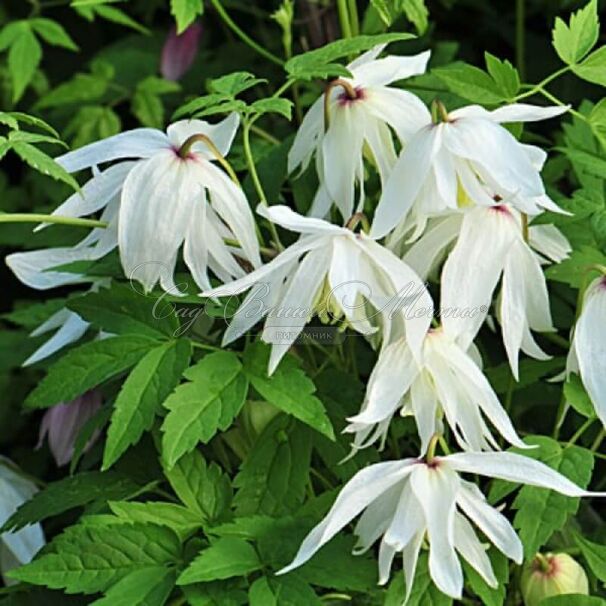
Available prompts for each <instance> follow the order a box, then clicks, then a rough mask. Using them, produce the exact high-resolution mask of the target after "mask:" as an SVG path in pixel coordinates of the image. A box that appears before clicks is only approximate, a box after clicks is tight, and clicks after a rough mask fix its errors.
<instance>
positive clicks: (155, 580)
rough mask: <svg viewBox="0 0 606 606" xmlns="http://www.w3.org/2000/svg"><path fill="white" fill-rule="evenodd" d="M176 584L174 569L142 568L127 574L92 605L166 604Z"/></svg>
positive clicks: (159, 567)
mask: <svg viewBox="0 0 606 606" xmlns="http://www.w3.org/2000/svg"><path fill="white" fill-rule="evenodd" d="M174 585H175V573H174V572H173V571H171V570H168V569H167V568H164V567H163V566H152V567H149V568H142V569H141V570H135V571H134V572H131V573H130V574H127V575H126V576H125V577H124V578H123V579H121V580H120V581H118V582H117V583H116V584H115V585H113V586H112V587H111V588H110V589H109V590H108V591H107V592H106V593H105V597H103V598H100V599H98V600H95V601H94V602H93V603H92V604H91V606H164V604H165V603H166V600H167V599H168V596H169V595H170V594H171V591H172V590H173V587H174Z"/></svg>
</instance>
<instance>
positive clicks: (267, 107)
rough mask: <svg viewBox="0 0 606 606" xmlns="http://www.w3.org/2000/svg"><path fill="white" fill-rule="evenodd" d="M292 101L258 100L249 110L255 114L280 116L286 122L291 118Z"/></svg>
mask: <svg viewBox="0 0 606 606" xmlns="http://www.w3.org/2000/svg"><path fill="white" fill-rule="evenodd" d="M292 107H293V103H292V101H290V100H288V99H272V98H269V99H259V100H258V101H255V102H254V103H253V104H252V105H251V108H252V110H253V111H255V112H256V113H257V114H260V115H262V114H269V113H271V114H280V115H282V116H284V117H285V118H286V119H287V120H290V119H291V118H292Z"/></svg>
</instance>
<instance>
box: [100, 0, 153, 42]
mask: <svg viewBox="0 0 606 606" xmlns="http://www.w3.org/2000/svg"><path fill="white" fill-rule="evenodd" d="M93 11H94V13H95V14H96V15H99V17H101V18H102V19H105V20H106V21H109V22H110V23H116V24H118V25H124V26H125V27H130V28H131V29H134V30H135V31H137V32H139V33H140V34H145V35H149V30H148V29H147V28H146V27H145V26H143V25H141V24H140V23H137V22H136V21H135V20H134V19H133V18H132V17H129V15H127V14H126V13H125V12H124V11H123V10H120V9H119V8H116V7H115V6H107V5H106V4H103V5H99V6H95V7H94V8H93Z"/></svg>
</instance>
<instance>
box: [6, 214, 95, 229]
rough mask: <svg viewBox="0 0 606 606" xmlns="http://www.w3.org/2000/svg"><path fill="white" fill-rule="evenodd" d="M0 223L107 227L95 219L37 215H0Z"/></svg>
mask: <svg viewBox="0 0 606 606" xmlns="http://www.w3.org/2000/svg"><path fill="white" fill-rule="evenodd" d="M0 223H53V224H57V225H72V226H74V227H101V228H106V227H107V223H106V222H105V221H97V220H96V219H81V218H79V217H61V216H59V215H41V214H37V213H0Z"/></svg>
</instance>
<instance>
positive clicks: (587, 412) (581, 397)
mask: <svg viewBox="0 0 606 606" xmlns="http://www.w3.org/2000/svg"><path fill="white" fill-rule="evenodd" d="M564 396H565V397H566V402H568V404H570V405H571V406H572V407H573V408H574V409H575V410H576V411H577V412H578V413H579V414H580V415H583V416H584V417H587V418H588V419H593V418H595V416H596V413H595V409H594V407H593V403H592V402H591V398H590V397H589V396H588V395H587V392H586V391H585V388H584V387H583V383H582V382H581V378H580V377H579V375H576V374H571V375H570V376H569V377H568V380H567V381H566V383H565V384H564Z"/></svg>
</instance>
